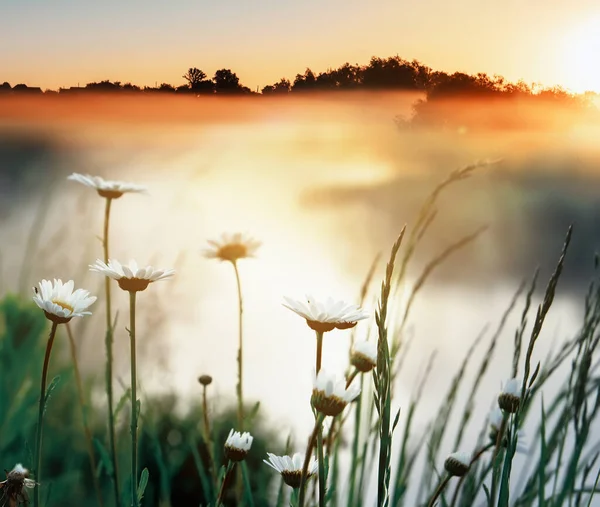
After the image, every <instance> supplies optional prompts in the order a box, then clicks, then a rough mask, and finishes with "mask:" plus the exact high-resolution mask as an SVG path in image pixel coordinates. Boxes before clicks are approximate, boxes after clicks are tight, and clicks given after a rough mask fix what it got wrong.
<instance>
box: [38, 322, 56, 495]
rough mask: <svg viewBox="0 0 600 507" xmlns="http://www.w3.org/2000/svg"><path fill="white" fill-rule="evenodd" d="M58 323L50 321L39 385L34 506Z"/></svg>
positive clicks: (39, 474)
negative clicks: (49, 375)
mask: <svg viewBox="0 0 600 507" xmlns="http://www.w3.org/2000/svg"><path fill="white" fill-rule="evenodd" d="M57 327H58V324H57V323H56V322H53V323H52V329H51V330H50V336H49V337H48V342H47V343H46V355H45V356H44V366H43V367H42V382H41V386H40V406H39V410H38V424H37V435H36V444H35V464H36V468H35V482H36V483H37V486H36V488H35V489H34V491H33V505H34V507H39V506H40V487H41V483H42V480H41V476H42V474H41V468H42V431H43V422H44V410H45V408H46V378H47V376H48V364H49V363H50V353H51V352H52V345H53V344H54V337H55V336H56V328H57Z"/></svg>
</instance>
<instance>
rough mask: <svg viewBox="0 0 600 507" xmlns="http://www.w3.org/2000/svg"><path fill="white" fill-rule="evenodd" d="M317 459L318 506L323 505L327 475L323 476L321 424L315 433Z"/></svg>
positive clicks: (323, 460) (323, 506)
mask: <svg viewBox="0 0 600 507" xmlns="http://www.w3.org/2000/svg"><path fill="white" fill-rule="evenodd" d="M317 460H318V463H319V507H325V486H326V484H325V483H326V481H327V477H325V457H324V454H323V425H322V424H321V425H320V427H319V434H318V435H317Z"/></svg>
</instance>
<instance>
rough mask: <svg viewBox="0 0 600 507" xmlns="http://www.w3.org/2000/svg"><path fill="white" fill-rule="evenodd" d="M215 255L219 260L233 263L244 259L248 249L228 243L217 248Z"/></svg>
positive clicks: (237, 244) (238, 244) (244, 246)
mask: <svg viewBox="0 0 600 507" xmlns="http://www.w3.org/2000/svg"><path fill="white" fill-rule="evenodd" d="M217 255H218V257H219V258H220V259H221V260H224V261H230V262H235V261H237V260H238V259H242V258H244V257H246V256H247V255H248V249H247V248H246V245H243V244H241V243H229V244H227V245H223V246H222V247H221V248H219V251H218V252H217Z"/></svg>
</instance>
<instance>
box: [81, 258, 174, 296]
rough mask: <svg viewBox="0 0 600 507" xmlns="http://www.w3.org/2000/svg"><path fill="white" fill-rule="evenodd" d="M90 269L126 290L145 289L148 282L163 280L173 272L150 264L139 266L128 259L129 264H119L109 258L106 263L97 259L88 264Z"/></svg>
mask: <svg viewBox="0 0 600 507" xmlns="http://www.w3.org/2000/svg"><path fill="white" fill-rule="evenodd" d="M90 271H94V272H95V273H100V274H103V275H104V276H108V277H109V278H112V279H113V280H116V281H117V282H118V284H119V287H121V289H123V290H126V291H128V292H139V291H142V290H146V288H147V287H148V285H150V283H152V282H158V281H159V280H165V279H167V278H170V277H171V276H173V275H174V274H175V270H173V269H156V268H153V267H152V266H146V267H145V268H140V267H139V266H138V264H137V262H135V261H134V260H130V261H129V264H121V263H120V262H119V261H117V260H115V259H110V260H109V261H108V264H105V263H104V262H103V261H101V260H100V259H98V260H96V264H91V265H90Z"/></svg>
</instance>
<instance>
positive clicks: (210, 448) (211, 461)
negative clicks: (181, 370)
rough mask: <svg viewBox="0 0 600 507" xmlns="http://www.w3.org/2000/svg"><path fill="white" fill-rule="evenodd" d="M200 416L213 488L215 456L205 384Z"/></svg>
mask: <svg viewBox="0 0 600 507" xmlns="http://www.w3.org/2000/svg"><path fill="white" fill-rule="evenodd" d="M202 416H203V417H202V418H203V421H204V443H205V444H206V450H207V451H208V461H209V463H208V466H209V467H210V472H211V475H212V479H213V484H214V485H215V488H217V487H218V484H217V471H216V469H215V456H214V452H213V445H212V438H211V436H210V421H209V419H208V401H207V399H206V386H202Z"/></svg>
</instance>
